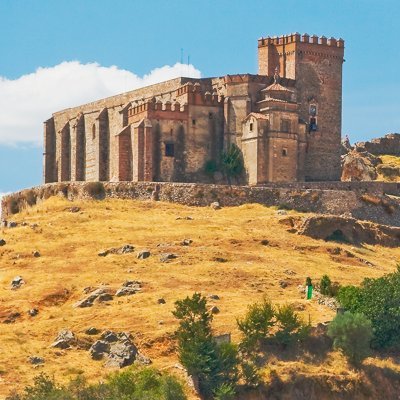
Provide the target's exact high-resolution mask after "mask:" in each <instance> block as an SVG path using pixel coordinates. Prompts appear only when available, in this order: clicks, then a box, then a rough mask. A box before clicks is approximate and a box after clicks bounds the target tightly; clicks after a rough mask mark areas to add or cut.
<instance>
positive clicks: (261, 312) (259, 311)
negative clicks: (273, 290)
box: [237, 298, 274, 352]
mask: <svg viewBox="0 0 400 400" xmlns="http://www.w3.org/2000/svg"><path fill="white" fill-rule="evenodd" d="M237 325H238V328H239V330H240V332H241V333H242V342H241V348H242V349H243V350H244V351H246V352H253V351H254V350H257V349H258V348H259V346H260V344H261V342H262V340H265V339H266V338H267V337H268V334H269V331H270V328H271V327H272V326H273V325H274V307H273V306H272V304H271V302H270V301H269V300H267V299H265V298H264V300H263V301H262V303H255V304H252V305H250V306H249V307H248V310H247V313H246V315H245V317H244V318H243V319H238V320H237Z"/></svg>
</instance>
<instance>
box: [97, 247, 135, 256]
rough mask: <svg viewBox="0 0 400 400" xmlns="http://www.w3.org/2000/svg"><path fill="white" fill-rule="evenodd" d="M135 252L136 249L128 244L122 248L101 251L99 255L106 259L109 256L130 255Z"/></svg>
mask: <svg viewBox="0 0 400 400" xmlns="http://www.w3.org/2000/svg"><path fill="white" fill-rule="evenodd" d="M134 250H135V248H134V247H133V246H132V245H130V244H126V245H124V246H121V247H112V248H110V249H107V250H101V251H100V252H99V253H98V255H99V256H100V257H105V256H108V255H109V254H128V253H132V252H133V251H134Z"/></svg>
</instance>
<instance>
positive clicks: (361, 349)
mask: <svg viewBox="0 0 400 400" xmlns="http://www.w3.org/2000/svg"><path fill="white" fill-rule="evenodd" d="M328 336H329V337H330V338H332V339H333V347H334V348H336V349H340V350H342V351H343V353H344V354H345V355H346V356H347V357H348V359H349V361H350V362H351V363H352V364H354V365H360V363H361V362H362V360H364V358H366V357H367V356H368V354H369V352H370V342H371V339H372V337H373V331H372V323H371V321H370V320H369V319H368V318H366V317H365V316H364V315H363V314H358V313H356V314H352V313H351V312H349V311H346V312H345V313H344V314H338V315H337V316H336V317H335V319H334V320H333V321H332V322H331V323H330V324H329V326H328Z"/></svg>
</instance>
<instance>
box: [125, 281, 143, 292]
mask: <svg viewBox="0 0 400 400" xmlns="http://www.w3.org/2000/svg"><path fill="white" fill-rule="evenodd" d="M122 287H131V288H135V289H137V290H140V288H141V287H142V283H141V282H139V281H125V282H124V283H123V284H122Z"/></svg>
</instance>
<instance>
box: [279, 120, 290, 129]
mask: <svg viewBox="0 0 400 400" xmlns="http://www.w3.org/2000/svg"><path fill="white" fill-rule="evenodd" d="M281 132H290V121H289V120H288V119H282V120H281Z"/></svg>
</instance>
